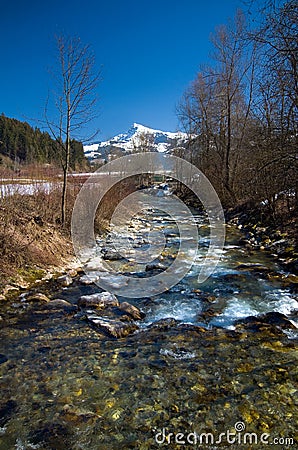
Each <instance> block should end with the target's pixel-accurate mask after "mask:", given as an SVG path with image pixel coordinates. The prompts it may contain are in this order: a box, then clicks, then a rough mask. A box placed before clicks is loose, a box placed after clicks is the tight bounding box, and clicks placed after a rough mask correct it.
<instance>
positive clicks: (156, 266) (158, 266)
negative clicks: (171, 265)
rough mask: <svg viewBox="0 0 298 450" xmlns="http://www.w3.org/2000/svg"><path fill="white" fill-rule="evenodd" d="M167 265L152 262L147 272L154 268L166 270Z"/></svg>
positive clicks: (147, 267)
mask: <svg viewBox="0 0 298 450" xmlns="http://www.w3.org/2000/svg"><path fill="white" fill-rule="evenodd" d="M166 269H167V266H165V265H164V264H160V263H156V264H154V263H152V264H147V266H146V268H145V271H146V272H151V271H153V270H166Z"/></svg>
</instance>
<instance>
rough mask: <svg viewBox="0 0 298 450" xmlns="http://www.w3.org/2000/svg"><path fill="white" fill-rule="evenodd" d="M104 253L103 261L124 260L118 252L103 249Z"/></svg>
mask: <svg viewBox="0 0 298 450" xmlns="http://www.w3.org/2000/svg"><path fill="white" fill-rule="evenodd" d="M102 253H103V259H108V260H109V261H118V260H119V259H123V256H122V255H121V254H120V253H119V252H117V251H116V250H110V249H103V250H102Z"/></svg>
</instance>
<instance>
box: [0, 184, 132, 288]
mask: <svg viewBox="0 0 298 450" xmlns="http://www.w3.org/2000/svg"><path fill="white" fill-rule="evenodd" d="M81 183H82V181H81V182H78V181H77V180H76V181H75V182H70V183H69V184H68V191H67V215H66V219H67V220H66V224H65V226H64V227H62V226H61V223H60V217H61V183H56V187H55V188H54V189H52V190H51V192H50V193H47V192H45V191H44V190H43V189H42V188H40V189H38V188H37V190H36V192H35V194H34V195H22V194H21V193H14V195H6V196H4V197H2V198H1V196H0V252H1V258H0V290H1V288H3V286H4V285H5V284H7V283H8V282H10V283H11V282H14V281H16V280H19V279H20V277H22V278H24V276H25V278H26V274H29V273H32V269H34V270H35V269H39V268H40V269H45V270H46V269H47V268H48V267H50V266H61V265H62V263H63V261H65V260H67V259H68V260H69V259H70V258H71V257H73V256H74V255H73V247H72V242H71V231H70V228H71V215H72V210H73V206H74V203H75V199H76V196H77V194H78V192H79V190H80V187H81ZM134 189H135V186H134V183H133V182H132V181H131V180H128V181H124V182H122V183H120V185H119V184H118V185H116V186H114V187H113V188H112V189H111V190H110V191H109V192H108V193H107V194H106V195H105V197H104V201H103V202H101V205H100V207H99V208H98V211H97V214H96V219H95V230H96V232H102V231H103V230H104V229H107V228H108V223H109V219H110V217H111V215H112V213H113V211H114V209H115V207H116V205H117V204H118V203H119V201H121V199H122V198H124V197H125V196H126V195H128V194H129V193H130V192H132V191H133V190H134Z"/></svg>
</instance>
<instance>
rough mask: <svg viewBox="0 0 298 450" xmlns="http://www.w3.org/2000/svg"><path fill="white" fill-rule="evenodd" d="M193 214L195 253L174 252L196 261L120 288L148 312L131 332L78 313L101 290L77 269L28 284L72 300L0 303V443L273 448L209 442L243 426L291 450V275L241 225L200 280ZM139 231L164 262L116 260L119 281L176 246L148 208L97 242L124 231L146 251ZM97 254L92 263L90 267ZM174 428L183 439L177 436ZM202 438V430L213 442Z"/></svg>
mask: <svg viewBox="0 0 298 450" xmlns="http://www.w3.org/2000/svg"><path fill="white" fill-rule="evenodd" d="M194 219H195V222H196V224H197V226H198V229H199V244H198V253H197V254H196V255H195V257H194V255H193V253H191V252H190V253H189V254H187V253H185V255H184V256H183V257H184V258H185V260H187V259H190V260H192V261H193V265H192V267H191V270H190V271H189V272H188V273H187V275H186V276H185V277H184V278H183V279H182V280H181V281H180V282H179V283H178V284H176V285H175V286H173V287H171V288H170V289H168V290H166V291H165V292H163V293H161V294H159V295H157V296H144V297H142V298H129V299H126V298H124V297H121V290H122V289H121V284H120V285H119V286H118V291H117V292H118V298H119V301H120V302H122V301H125V300H127V301H128V302H130V303H132V304H134V305H135V306H137V307H139V308H140V309H141V310H142V311H143V312H144V313H145V318H144V319H143V320H141V321H139V322H138V326H139V330H138V331H137V332H135V333H133V334H131V335H130V336H127V337H125V338H121V339H114V338H111V337H109V336H107V335H105V334H103V333H102V332H101V331H100V330H98V329H96V328H94V327H92V326H90V324H89V323H88V322H87V321H86V320H84V316H83V315H81V314H78V313H77V310H76V308H75V306H76V304H77V301H78V299H79V298H80V296H82V295H84V294H92V293H95V292H99V291H100V290H101V289H100V288H99V287H98V286H97V285H96V284H88V285H85V284H83V283H82V282H81V281H80V277H79V276H78V277H76V278H75V279H74V282H73V284H71V285H70V286H69V287H66V288H61V286H59V284H58V283H57V282H53V281H48V282H45V283H44V284H40V285H37V286H36V287H35V288H34V290H35V291H36V292H45V293H46V294H47V295H48V296H50V297H51V299H57V298H60V299H64V300H67V301H68V302H70V303H71V304H72V305H73V306H74V307H73V308H72V307H71V306H68V307H64V308H60V309H59V308H52V309H50V308H49V307H48V305H43V304H38V303H35V304H34V303H29V302H27V301H26V295H27V293H25V292H24V293H23V294H22V295H21V296H20V297H15V298H13V299H12V300H11V301H7V302H5V303H3V304H1V321H0V327H1V328H0V335H1V344H0V353H1V355H0V385H1V402H0V449H1V450H7V449H35V448H36V449H37V448H38V449H45V450H46V449H55V450H59V449H73V450H77V449H85V450H87V449H88V450H97V449H98V450H101V449H102V450H106V449H112V450H113V449H154V448H160V447H163V446H167V447H168V448H185V449H192V448H247V449H248V448H267V447H268V446H267V444H265V443H262V442H260V441H258V445H257V446H256V447H252V446H249V445H247V444H246V445H244V444H243V442H242V441H240V440H238V444H233V443H231V442H230V443H228V444H227V441H225V440H224V439H222V441H220V442H217V446H214V447H211V445H210V444H214V445H215V443H216V440H218V437H219V435H220V433H226V432H227V431H228V430H232V431H233V430H234V432H235V428H233V427H234V426H235V427H236V425H235V424H236V423H238V422H239V423H241V424H242V426H244V427H245V430H246V431H247V432H254V433H255V435H256V436H257V438H258V439H260V436H261V435H262V433H267V434H268V436H270V437H269V438H268V439H269V440H270V443H271V442H272V441H273V438H276V439H279V441H278V442H279V443H278V444H277V445H276V446H275V448H287V442H288V441H287V442H286V441H285V439H286V438H289V439H296V443H294V444H293V445H292V448H297V446H298V441H297V429H298V427H297V417H298V414H297V404H298V396H297V393H298V387H297V376H298V369H297V347H296V345H297V341H298V333H297V327H298V317H297V311H298V303H297V292H296V288H295V286H297V284H295V283H296V282H297V279H296V278H295V277H293V276H292V275H289V274H287V273H286V272H284V271H283V270H282V269H281V268H280V267H279V266H278V265H277V263H276V262H275V261H274V260H272V259H271V258H270V257H269V256H268V255H267V254H265V253H263V252H260V251H258V252H257V251H255V252H254V251H248V250H247V249H244V248H243V247H241V246H239V245H238V242H239V239H240V237H241V235H240V232H239V231H238V230H236V229H235V228H232V227H227V237H226V243H225V246H224V248H223V249H222V250H219V252H220V254H221V260H220V262H219V264H218V265H217V267H216V269H215V271H214V273H213V274H212V275H211V276H210V277H209V279H208V280H207V281H205V282H204V283H203V284H198V273H199V271H200V267H201V264H202V261H203V259H204V258H205V257H206V254H207V249H208V244H209V228H208V221H207V220H206V217H205V216H204V215H203V214H201V213H199V212H195V211H194ZM179 220H180V222H183V217H180V219H179ZM144 230H145V231H146V233H147V234H148V233H150V232H152V231H154V232H159V233H160V232H162V233H163V234H164V235H166V240H165V242H166V244H165V245H164V247H163V250H162V253H161V255H159V257H158V258H156V260H154V261H153V262H154V264H157V265H158V264H162V266H159V267H158V266H157V267H155V268H153V267H151V269H150V267H149V268H147V270H146V269H144V267H145V266H144V264H143V263H142V261H141V263H140V262H139V261H138V262H137V263H136V262H134V261H133V260H130V259H129V258H128V259H123V258H114V259H113V260H111V261H109V264H110V265H111V267H112V268H113V270H114V271H115V272H116V275H115V274H114V275H113V277H114V286H115V289H116V290H117V274H125V275H126V276H130V277H133V278H136V279H141V278H146V277H150V276H152V273H155V272H154V270H157V271H161V270H163V269H164V268H165V267H169V266H170V264H171V262H172V261H173V260H174V258H175V257H176V255H177V252H178V251H179V236H178V234H177V233H178V230H177V224H176V223H174V221H173V220H172V218H171V217H169V216H167V215H166V214H164V213H162V212H161V211H159V210H152V209H151V210H149V209H148V210H147V211H146V213H143V214H139V215H137V216H136V217H135V218H134V220H133V222H132V224H131V226H130V228H129V229H126V230H125V231H124V230H121V229H118V230H116V231H115V232H114V236H113V242H112V239H111V237H109V236H108V237H107V238H105V239H99V240H98V249H97V256H98V255H99V254H100V253H101V254H102V253H103V252H106V251H111V250H112V251H114V250H115V248H116V250H117V251H119V249H120V250H121V248H122V247H123V245H124V243H125V242H127V239H128V238H130V241H131V242H132V243H133V248H134V249H135V251H139V250H144V249H145V250H146V249H147V247H148V241H147V240H146V239H144ZM125 233H126V237H125V239H124V235H125ZM115 236H116V244H115ZM123 239H124V240H123ZM124 241H125V242H124ZM112 244H113V245H112ZM217 256H218V255H214V257H217ZM211 257H212V256H211ZM209 258H210V256H209ZM95 262H96V259H95V260H94V261H93V267H92V261H90V262H89V268H91V269H92V270H91V274H92V275H93V276H96V273H97V272H96V263H95ZM99 276H100V274H99ZM293 280H294V281H293ZM145 295H146V293H145ZM272 312H279V313H282V314H283V315H285V316H286V317H285V318H284V322H283V323H278V324H276V323H268V322H266V321H265V322H263V323H261V322H260V323H256V322H253V321H252V326H245V325H243V319H245V318H247V317H249V316H260V314H266V313H272ZM262 317H266V316H262ZM278 317H280V316H278ZM239 321H240V322H241V321H242V325H241V323H240V324H239ZM236 430H238V431H243V429H242V430H240V429H238V428H237V427H236ZM169 433H173V434H172V435H169ZM178 433H183V434H184V436H186V435H187V440H185V443H184V444H183V445H182V444H181V443H179V439H178V441H177V436H176V435H177V434H178ZM191 433H196V435H193V434H192V435H191ZM204 433H210V435H209V441H208V445H207V444H206V443H205V440H206V436H205V437H204ZM188 434H189V435H188ZM202 435H203V438H202ZM194 436H195V437H194ZM200 436H201V439H202V440H201V443H202V445H199V437H200ZM175 438H176V441H175ZM240 438H241V433H240V437H239V433H238V439H240ZM195 439H197V440H196V441H195ZM212 439H213V441H212ZM282 439H284V441H282ZM180 440H181V437H180ZM195 442H197V443H195ZM276 442H277V441H276ZM281 442H282V444H281ZM289 442H290V441H289ZM291 442H292V441H291ZM295 446H296V447H295ZM289 448H290V447H289Z"/></svg>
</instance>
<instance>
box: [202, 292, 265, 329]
mask: <svg viewBox="0 0 298 450" xmlns="http://www.w3.org/2000/svg"><path fill="white" fill-rule="evenodd" d="M257 314H259V311H258V310H257V309H255V308H254V307H253V306H252V305H251V304H250V303H249V301H247V300H244V299H239V298H237V297H233V298H232V299H231V300H229V301H228V303H227V306H226V308H225V309H224V311H223V313H222V314H220V315H219V316H217V317H214V318H213V319H212V320H211V321H210V325H213V326H219V327H223V328H231V327H233V323H234V322H235V321H236V320H239V319H245V317H248V316H255V315H257Z"/></svg>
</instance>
